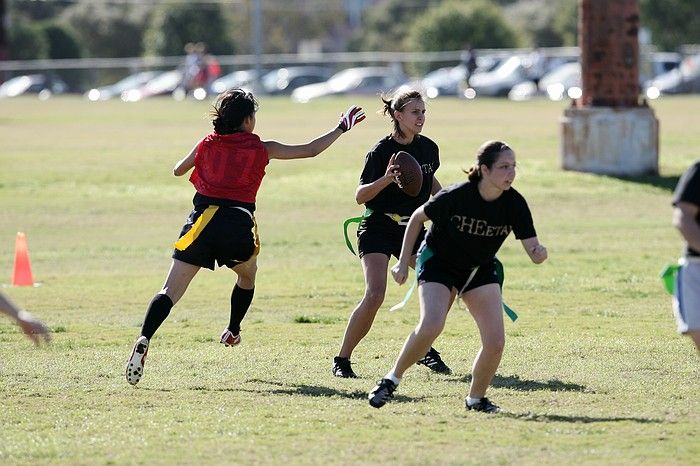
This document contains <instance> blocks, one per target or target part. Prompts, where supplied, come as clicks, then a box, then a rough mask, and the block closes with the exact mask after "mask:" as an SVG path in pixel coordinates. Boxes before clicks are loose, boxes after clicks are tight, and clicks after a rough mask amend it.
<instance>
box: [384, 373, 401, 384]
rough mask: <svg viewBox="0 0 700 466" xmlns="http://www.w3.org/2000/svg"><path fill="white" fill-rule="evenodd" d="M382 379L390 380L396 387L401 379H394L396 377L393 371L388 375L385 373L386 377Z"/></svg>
mask: <svg viewBox="0 0 700 466" xmlns="http://www.w3.org/2000/svg"><path fill="white" fill-rule="evenodd" d="M384 378H385V379H389V380H391V381H392V382H394V383H395V384H396V385H398V384H399V382H401V377H396V375H395V374H394V371H389V373H387V375H385V376H384Z"/></svg>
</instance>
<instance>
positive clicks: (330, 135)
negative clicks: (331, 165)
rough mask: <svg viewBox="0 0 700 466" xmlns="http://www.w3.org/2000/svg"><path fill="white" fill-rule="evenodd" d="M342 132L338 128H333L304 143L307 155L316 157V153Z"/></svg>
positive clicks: (324, 148)
mask: <svg viewBox="0 0 700 466" xmlns="http://www.w3.org/2000/svg"><path fill="white" fill-rule="evenodd" d="M342 134H343V130H341V129H340V128H334V129H332V130H331V131H329V132H327V133H326V134H324V135H322V136H319V137H317V138H316V139H314V140H313V141H311V142H309V143H307V144H306V151H307V153H308V155H307V157H316V156H317V155H318V154H320V153H321V152H323V151H324V150H326V149H328V148H329V147H330V145H331V144H333V143H334V142H335V141H336V140H338V138H339V137H340V136H341V135H342Z"/></svg>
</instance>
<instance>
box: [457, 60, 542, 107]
mask: <svg viewBox="0 0 700 466" xmlns="http://www.w3.org/2000/svg"><path fill="white" fill-rule="evenodd" d="M525 66H526V63H525V60H524V58H522V57H520V56H517V55H514V56H512V57H509V58H508V59H506V60H505V61H503V62H502V63H501V64H500V65H498V66H497V67H496V68H495V69H493V70H492V71H486V72H479V71H477V72H476V73H474V74H473V75H472V76H471V78H470V80H469V82H470V84H471V87H472V89H474V91H475V92H476V95H477V97H479V96H493V97H503V96H507V95H508V92H510V90H511V89H512V88H513V86H515V85H516V84H518V83H520V82H522V81H525V80H527V78H528V77H527V72H526V69H525Z"/></svg>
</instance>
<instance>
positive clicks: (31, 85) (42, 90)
mask: <svg viewBox="0 0 700 466" xmlns="http://www.w3.org/2000/svg"><path fill="white" fill-rule="evenodd" d="M64 92H68V84H66V83H65V82H64V81H63V80H62V79H61V78H59V77H57V76H55V75H51V74H28V75H23V76H16V77H14V78H11V79H8V80H7V81H5V82H4V83H2V84H0V97H17V96H20V95H24V94H37V95H38V96H39V98H40V99H47V98H49V97H51V96H52V95H54V94H63V93H64Z"/></svg>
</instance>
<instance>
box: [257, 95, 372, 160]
mask: <svg viewBox="0 0 700 466" xmlns="http://www.w3.org/2000/svg"><path fill="white" fill-rule="evenodd" d="M364 119H365V112H364V111H363V110H362V109H361V108H360V107H357V106H355V105H353V106H351V107H350V108H349V109H347V110H346V111H345V113H343V114H342V115H341V116H340V122H339V123H338V126H337V127H336V128H335V129H333V130H331V131H329V132H327V133H325V134H323V135H321V136H319V137H317V138H315V139H314V140H312V141H310V142H307V143H306V144H283V143H281V142H277V141H263V144H264V145H265V148H266V149H267V153H268V157H269V158H270V159H282V160H291V159H302V158H307V157H316V156H317V155H318V154H320V153H321V152H323V151H324V150H326V149H327V148H328V147H329V146H330V145H331V144H333V143H334V142H335V141H336V140H337V139H338V138H339V137H340V135H341V134H343V133H344V132H346V131H348V130H350V128H352V127H353V126H355V125H356V124H358V123H359V122H361V121H362V120H364Z"/></svg>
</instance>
